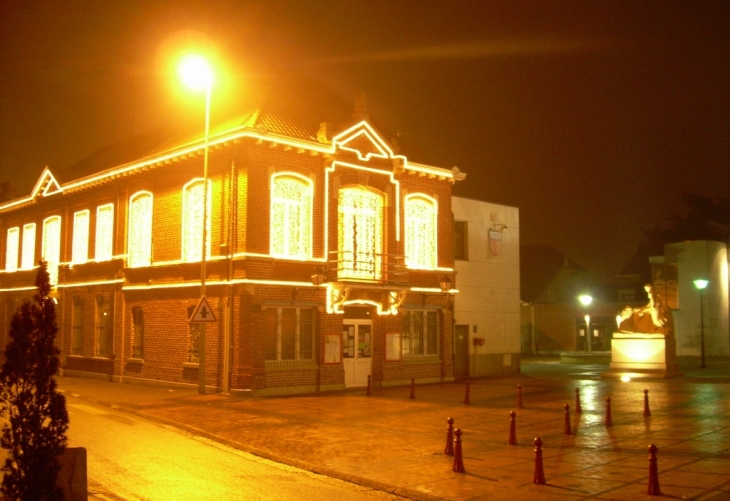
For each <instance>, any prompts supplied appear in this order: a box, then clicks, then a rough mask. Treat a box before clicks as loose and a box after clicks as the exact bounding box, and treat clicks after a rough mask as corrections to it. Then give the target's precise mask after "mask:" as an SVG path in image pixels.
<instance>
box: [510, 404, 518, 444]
mask: <svg viewBox="0 0 730 501" xmlns="http://www.w3.org/2000/svg"><path fill="white" fill-rule="evenodd" d="M516 417H517V413H516V412H515V411H510V413H509V445H517V430H516V429H515V427H516V425H517V423H516V420H515V418H516Z"/></svg>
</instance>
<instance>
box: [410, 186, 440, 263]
mask: <svg viewBox="0 0 730 501" xmlns="http://www.w3.org/2000/svg"><path fill="white" fill-rule="evenodd" d="M403 209H404V210H403V212H404V214H405V254H406V266H407V267H408V268H415V269H422V270H433V269H436V267H437V265H438V201H437V200H436V199H435V198H433V197H429V196H428V195H425V194H423V193H412V194H409V195H406V197H405V203H404V204H403ZM419 209H420V211H419V212H421V213H422V215H416V214H414V212H416V211H418V210H419Z"/></svg>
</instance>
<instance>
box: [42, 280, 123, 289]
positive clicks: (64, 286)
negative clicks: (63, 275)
mask: <svg viewBox="0 0 730 501" xmlns="http://www.w3.org/2000/svg"><path fill="white" fill-rule="evenodd" d="M122 282H124V279H123V278H115V279H114V280H95V281H89V282H74V283H69V284H57V285H56V287H57V288H59V289H70V288H71V287H85V286H87V285H109V284H120V283H122Z"/></svg>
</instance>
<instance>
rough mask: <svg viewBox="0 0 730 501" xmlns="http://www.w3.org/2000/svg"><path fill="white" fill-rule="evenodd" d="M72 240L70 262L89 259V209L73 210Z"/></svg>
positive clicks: (82, 261) (81, 261)
mask: <svg viewBox="0 0 730 501" xmlns="http://www.w3.org/2000/svg"><path fill="white" fill-rule="evenodd" d="M73 232H74V234H73V242H72V248H71V262H72V263H73V264H81V263H85V262H86V261H88V260H89V211H88V210H82V211H79V212H74V229H73Z"/></svg>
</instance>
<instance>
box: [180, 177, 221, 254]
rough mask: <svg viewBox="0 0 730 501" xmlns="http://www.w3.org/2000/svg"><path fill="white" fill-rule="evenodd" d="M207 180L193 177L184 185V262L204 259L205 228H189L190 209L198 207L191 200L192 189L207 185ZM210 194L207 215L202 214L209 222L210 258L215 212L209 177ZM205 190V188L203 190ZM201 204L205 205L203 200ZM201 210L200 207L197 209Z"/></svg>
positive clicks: (208, 248)
mask: <svg viewBox="0 0 730 501" xmlns="http://www.w3.org/2000/svg"><path fill="white" fill-rule="evenodd" d="M204 183H205V180H204V179H203V178H202V177H196V178H195V179H191V180H190V181H188V182H187V183H185V186H183V193H182V199H183V207H182V223H181V224H182V228H181V230H182V236H181V239H182V240H181V245H180V247H181V256H180V257H181V259H182V261H183V262H186V263H197V262H200V261H201V260H202V256H201V255H200V248H201V247H202V245H203V244H202V242H201V239H202V237H203V235H202V234H203V228H189V227H188V225H189V222H190V219H191V213H190V211H193V210H194V209H196V205H197V204H195V205H194V204H192V203H191V202H190V197H191V191H192V190H193V189H194V188H196V187H197V186H198V185H203V186H205V184H204ZM207 185H208V188H207V191H208V196H207V200H206V202H207V203H206V205H207V209H206V210H205V211H204V212H205V216H203V215H202V214H201V215H200V219H202V218H203V217H205V219H206V221H207V223H206V227H207V231H206V232H205V240H206V241H205V258H206V259H210V248H211V238H210V237H211V235H210V233H211V227H212V223H211V221H212V212H213V202H212V199H213V182H212V181H211V180H210V179H208V184H207ZM203 191H205V190H203ZM203 198H206V197H205V195H203ZM200 205H201V206H202V205H203V200H201V201H200ZM197 210H198V211H199V210H200V209H199V208H198V209H197Z"/></svg>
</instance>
